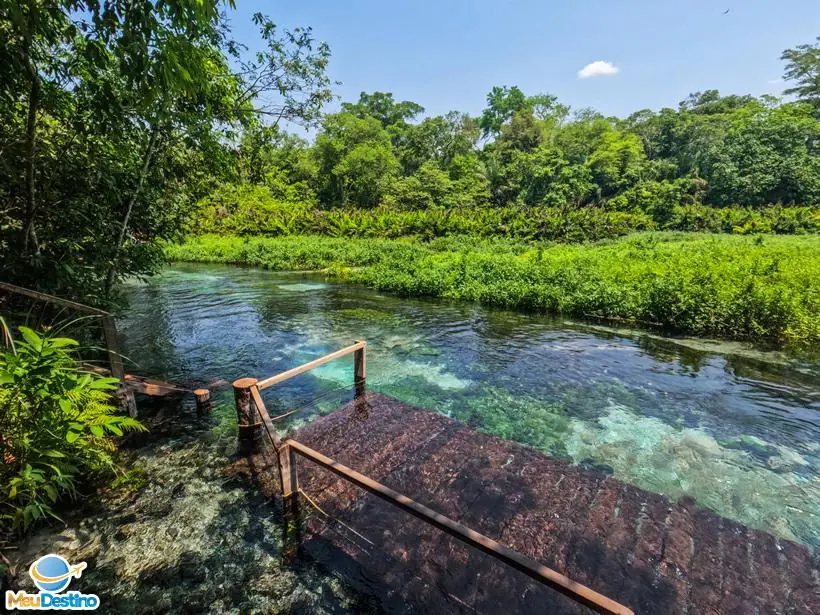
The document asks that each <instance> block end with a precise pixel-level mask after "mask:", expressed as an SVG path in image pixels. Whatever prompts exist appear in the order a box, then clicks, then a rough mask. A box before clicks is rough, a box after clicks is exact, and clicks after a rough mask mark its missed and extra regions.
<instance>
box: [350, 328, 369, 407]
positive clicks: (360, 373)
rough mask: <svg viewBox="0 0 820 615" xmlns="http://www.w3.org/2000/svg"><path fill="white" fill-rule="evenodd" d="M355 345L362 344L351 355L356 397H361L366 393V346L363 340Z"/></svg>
mask: <svg viewBox="0 0 820 615" xmlns="http://www.w3.org/2000/svg"><path fill="white" fill-rule="evenodd" d="M357 343H360V344H362V347H361V348H359V349H358V350H356V351H355V352H354V353H353V382H354V384H355V386H356V397H357V398H358V397H362V396H363V395H364V394H365V391H366V384H365V381H366V379H367V358H366V355H365V353H366V352H367V344H366V343H365V342H364V340H359V341H358V342H357Z"/></svg>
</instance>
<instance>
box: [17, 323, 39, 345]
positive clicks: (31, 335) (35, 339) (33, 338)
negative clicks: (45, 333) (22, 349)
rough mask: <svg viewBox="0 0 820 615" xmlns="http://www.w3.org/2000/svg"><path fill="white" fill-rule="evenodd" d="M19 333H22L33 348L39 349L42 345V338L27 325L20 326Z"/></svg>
mask: <svg viewBox="0 0 820 615" xmlns="http://www.w3.org/2000/svg"><path fill="white" fill-rule="evenodd" d="M20 333H22V334H23V338H24V339H25V340H26V341H27V342H28V343H29V344H31V345H32V346H34V349H35V350H40V349H41V348H42V347H43V338H41V337H40V336H39V335H37V334H36V333H35V332H34V331H32V330H31V329H29V328H28V327H20Z"/></svg>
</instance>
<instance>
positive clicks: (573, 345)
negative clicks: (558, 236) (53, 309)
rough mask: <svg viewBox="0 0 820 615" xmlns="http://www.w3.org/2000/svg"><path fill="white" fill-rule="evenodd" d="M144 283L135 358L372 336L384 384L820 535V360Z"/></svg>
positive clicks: (219, 356) (292, 358)
mask: <svg viewBox="0 0 820 615" xmlns="http://www.w3.org/2000/svg"><path fill="white" fill-rule="evenodd" d="M128 294H129V295H130V297H129V298H130V299H131V307H130V308H129V311H128V312H127V314H125V315H124V317H123V319H122V322H121V326H122V330H123V334H124V339H125V353H126V355H127V356H128V357H129V359H130V361H131V366H130V368H129V369H130V371H134V372H137V373H144V374H149V375H152V376H155V377H163V378H166V379H168V380H171V381H187V382H190V383H208V382H214V381H217V380H220V379H222V380H227V381H231V380H233V379H235V378H239V377H243V376H254V377H258V378H262V377H265V376H268V375H271V374H274V373H276V372H279V371H282V370H285V369H288V368H290V367H294V366H296V365H298V364H300V363H303V362H305V361H307V360H310V359H312V358H315V357H318V356H320V355H322V354H324V353H326V352H329V351H331V350H334V349H337V348H339V347H341V346H344V345H347V344H349V343H351V342H352V341H354V340H356V339H366V340H367V342H368V387H369V388H370V389H371V390H378V391H381V392H384V393H387V394H389V395H393V396H394V397H397V398H399V399H401V400H403V401H406V402H409V403H412V404H416V405H418V406H422V407H426V408H430V409H433V410H436V411H438V412H442V413H444V414H447V415H448V416H451V417H453V418H456V419H458V420H461V421H464V422H466V423H468V424H470V425H471V426H473V427H474V428H476V429H478V430H482V431H486V432H488V433H492V434H495V435H499V436H501V437H504V438H507V439H510V440H515V441H518V442H521V443H523V444H527V445H530V446H533V447H536V448H538V449H540V450H542V451H543V452H544V453H546V454H549V455H554V456H559V457H563V458H566V459H569V460H571V461H572V462H574V463H577V464H582V465H585V466H588V467H593V468H597V469H599V470H600V471H602V472H607V473H611V474H612V475H613V476H614V477H616V478H618V479H620V480H622V481H625V482H628V483H631V484H634V485H636V486H638V487H641V488H643V489H647V490H650V491H654V492H656V493H660V494H663V495H667V496H669V497H671V498H674V499H678V498H682V497H684V496H687V497H690V498H692V499H694V500H695V502H696V503H697V504H698V505H699V506H701V507H704V508H707V509H710V510H713V511H715V512H717V513H719V514H721V515H724V516H726V517H729V518H732V519H735V520H738V521H740V522H742V523H744V524H747V525H750V526H752V527H755V528H760V529H763V530H766V531H769V532H771V533H773V534H776V535H778V536H782V537H785V538H789V539H793V540H797V541H800V542H802V543H804V544H808V545H811V546H814V547H817V546H820V444H819V442H820V361H816V360H814V361H813V360H810V359H805V358H803V359H802V360H798V359H796V358H792V357H788V356H783V355H780V354H774V353H764V352H758V351H756V350H754V349H753V348H750V347H747V346H745V345H741V344H726V345H718V344H709V343H704V342H697V341H691V340H690V341H687V340H669V339H664V338H661V337H658V336H654V335H650V334H647V333H641V332H618V331H612V330H608V329H606V328H603V327H596V326H591V325H585V324H578V323H568V322H566V321H564V320H561V319H553V318H548V317H540V316H530V315H523V314H517V313H512V312H507V311H500V310H490V309H486V308H482V307H478V306H474V305H465V304H451V303H446V302H441V301H436V300H424V299H406V298H400V297H394V296H389V295H385V294H380V293H377V292H374V291H371V290H368V289H364V288H360V287H356V286H350V285H344V284H336V283H330V282H326V281H324V280H323V279H321V278H319V277H316V276H304V275H296V274H281V273H271V272H266V271H262V270H259V269H248V268H233V267H225V266H201V265H196V266H193V265H176V266H174V267H172V268H170V269H168V270H167V271H166V272H165V273H164V274H163V275H162V276H160V277H158V278H156V279H154V280H152V281H151V282H150V283H148V284H133V285H131V286H129V288H128ZM351 382H352V364H351V361H350V360H349V358H348V359H347V360H341V361H338V362H334V363H331V364H328V365H325V366H323V367H322V368H320V369H318V370H316V371H314V372H312V373H311V374H310V375H305V376H302V377H300V378H297V379H295V380H293V381H290V382H288V383H287V384H286V385H284V386H282V387H277V388H276V389H275V390H273V391H268V392H267V395H268V396H267V401H268V403H269V405H270V407H272V408H281V409H283V410H284V409H289V408H292V407H300V408H301V410H300V412H299V413H298V414H297V415H296V416H295V417H294V419H293V422H292V424H294V425H295V424H298V423H300V422H304V421H309V420H311V419H312V418H314V417H315V416H317V415H318V414H320V413H323V412H328V411H330V410H332V409H333V407H335V406H336V405H337V404H338V403H339V402H340V401H341V400H342V399H343V398H344V397H345V395H347V394H348V391H349V385H350V384H351ZM340 388H344V391H341V392H340V391H338V390H339V389H340ZM229 398H230V391H229V390H228V389H223V390H222V392H221V393H220V394H219V395H217V399H218V400H222V401H224V402H225V403H226V404H228V403H230V401H229ZM228 414H230V413H228Z"/></svg>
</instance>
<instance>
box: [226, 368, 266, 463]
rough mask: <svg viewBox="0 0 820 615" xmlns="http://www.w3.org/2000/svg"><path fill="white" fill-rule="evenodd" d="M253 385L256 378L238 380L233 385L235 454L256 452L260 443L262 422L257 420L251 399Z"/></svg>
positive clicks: (254, 405) (254, 406)
mask: <svg viewBox="0 0 820 615" xmlns="http://www.w3.org/2000/svg"><path fill="white" fill-rule="evenodd" d="M255 384H256V378H240V379H239V380H236V381H235V382H234V383H233V396H234V400H235V402H236V423H237V426H238V442H237V445H238V446H237V452H238V453H239V454H240V455H252V454H254V453H256V452H258V451H259V448H260V445H261V442H262V438H261V432H262V422H261V421H260V420H258V419H259V417H258V415H257V412H256V404H254V403H253V399H252V397H251V387H252V386H254V385H255Z"/></svg>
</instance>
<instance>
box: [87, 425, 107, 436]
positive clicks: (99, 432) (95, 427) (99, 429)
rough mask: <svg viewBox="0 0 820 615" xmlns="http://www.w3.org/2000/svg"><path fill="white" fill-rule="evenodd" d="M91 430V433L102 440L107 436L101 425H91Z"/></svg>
mask: <svg viewBox="0 0 820 615" xmlns="http://www.w3.org/2000/svg"><path fill="white" fill-rule="evenodd" d="M90 429H91V433H93V434H94V435H95V436H97V437H98V438H102V437H104V436H105V431H103V428H102V427H100V426H99V425H91V427H90Z"/></svg>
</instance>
